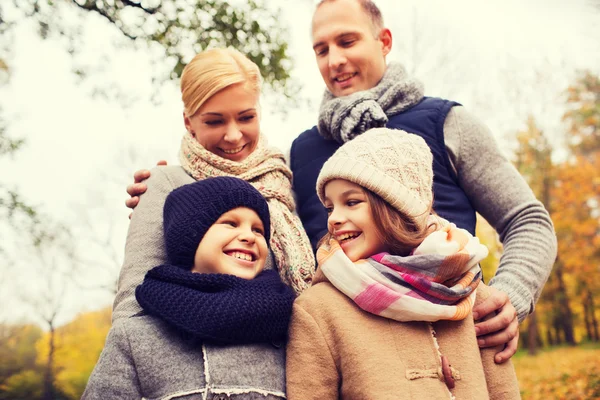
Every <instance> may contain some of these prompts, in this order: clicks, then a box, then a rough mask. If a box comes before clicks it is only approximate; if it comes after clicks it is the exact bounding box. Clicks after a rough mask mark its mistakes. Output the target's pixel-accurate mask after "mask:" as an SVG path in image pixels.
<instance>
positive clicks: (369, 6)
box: [317, 0, 383, 36]
mask: <svg viewBox="0 0 600 400" xmlns="http://www.w3.org/2000/svg"><path fill="white" fill-rule="evenodd" d="M333 1H335V0H321V1H319V3H318V4H317V9H318V8H319V7H321V4H323V3H331V2H333ZM356 1H358V3H359V4H360V6H361V7H362V9H363V10H364V12H365V13H366V14H367V16H368V17H369V19H370V20H371V26H372V28H373V34H374V35H375V36H377V35H379V32H380V31H381V30H382V29H383V16H382V15H381V10H380V9H379V7H377V5H376V4H375V3H373V1H372V0H356Z"/></svg>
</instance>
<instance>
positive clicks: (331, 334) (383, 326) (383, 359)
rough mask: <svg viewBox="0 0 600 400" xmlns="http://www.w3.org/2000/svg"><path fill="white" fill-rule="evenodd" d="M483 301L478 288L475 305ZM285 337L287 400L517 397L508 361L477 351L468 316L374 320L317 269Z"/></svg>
mask: <svg viewBox="0 0 600 400" xmlns="http://www.w3.org/2000/svg"><path fill="white" fill-rule="evenodd" d="M487 295H488V288H487V286H484V285H483V284H482V285H480V287H479V289H478V295H477V300H476V303H479V302H481V301H482V300H483V299H484V298H485V297H487ZM431 328H433V329H431ZM433 332H435V333H433ZM434 334H435V338H434V337H433V335H434ZM289 335H290V340H289V343H288V346H287V366H286V369H287V398H288V400H309V399H319V400H325V399H338V398H339V399H350V400H359V399H365V400H366V399H377V400H384V399H390V400H392V399H394V400H397V399H451V398H452V395H453V396H455V398H456V399H468V400H484V399H488V398H489V399H519V398H520V393H519V387H518V383H517V378H516V375H515V371H514V368H513V365H512V363H511V362H510V360H509V361H507V362H505V363H503V364H500V365H498V364H495V363H494V359H493V357H494V355H495V353H496V352H497V351H498V349H497V348H489V349H483V350H481V351H480V350H479V347H478V346H477V341H476V337H475V328H474V322H473V317H472V315H469V316H468V317H467V318H466V319H465V320H463V321H439V322H435V323H433V324H429V323H426V322H397V321H393V320H390V319H386V318H383V317H379V316H376V315H373V314H370V313H368V312H365V311H363V310H362V309H360V308H359V307H358V306H357V305H356V304H355V303H354V302H353V301H352V300H350V299H349V298H348V297H346V296H345V295H344V294H342V293H341V292H339V291H338V290H337V289H336V288H335V287H333V286H332V285H331V283H329V281H327V279H326V278H325V277H324V275H323V274H322V273H321V272H320V270H319V271H318V272H317V275H316V276H315V278H314V282H313V286H312V287H311V288H310V289H308V290H307V291H306V292H305V293H303V294H302V295H301V296H300V297H298V298H297V299H296V302H295V303H294V311H293V314H292V322H291V326H290V333H289ZM436 339H437V340H436ZM436 342H437V345H438V346H439V352H438V350H436ZM441 356H445V357H444V358H446V359H447V360H448V361H449V364H450V365H451V368H450V369H446V371H450V370H451V371H452V378H453V379H454V383H455V387H454V389H449V388H448V386H447V385H446V383H445V379H444V374H443V372H442V361H441V360H442V357H441ZM447 375H449V374H448V373H447Z"/></svg>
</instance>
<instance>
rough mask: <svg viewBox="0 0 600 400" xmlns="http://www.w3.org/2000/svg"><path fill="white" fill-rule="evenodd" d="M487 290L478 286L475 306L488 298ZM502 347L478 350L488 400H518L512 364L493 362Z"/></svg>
mask: <svg viewBox="0 0 600 400" xmlns="http://www.w3.org/2000/svg"><path fill="white" fill-rule="evenodd" d="M488 290H489V289H488V288H487V286H486V285H484V284H480V285H479V287H478V288H477V298H476V301H475V302H476V304H478V303H480V302H481V301H483V300H485V299H486V298H487V297H488V296H489V292H488ZM488 318H491V316H488ZM503 347H504V345H498V346H495V347H487V348H483V349H479V353H480V355H481V363H482V365H483V373H484V375H485V382H486V384H487V390H488V394H489V396H490V400H513V399H520V398H521V392H520V390H519V383H518V380H517V374H516V372H515V368H514V366H513V364H512V360H510V359H509V360H507V361H505V362H503V363H502V364H496V362H495V361H494V356H495V355H496V353H498V352H499V351H501V350H502V349H503Z"/></svg>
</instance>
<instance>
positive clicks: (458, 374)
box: [287, 128, 520, 400]
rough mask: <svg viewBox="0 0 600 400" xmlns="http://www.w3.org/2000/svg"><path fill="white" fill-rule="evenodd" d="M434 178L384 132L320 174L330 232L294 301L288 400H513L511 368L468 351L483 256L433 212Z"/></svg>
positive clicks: (351, 146)
mask: <svg viewBox="0 0 600 400" xmlns="http://www.w3.org/2000/svg"><path fill="white" fill-rule="evenodd" d="M432 180H433V172H432V155H431V152H430V150H429V148H428V147H427V145H426V143H425V141H424V140H423V139H422V138H420V137H418V136H416V135H411V134H408V133H406V132H403V131H393V130H389V129H386V128H380V129H373V130H371V131H369V132H367V133H364V134H362V135H361V136H358V137H357V138H355V139H354V140H352V141H350V142H347V143H346V144H344V145H343V146H342V147H340V148H339V149H338V150H337V151H336V153H335V154H334V156H333V157H331V158H330V159H329V160H328V161H327V162H326V163H325V165H324V166H323V169H322V170H321V172H320V174H319V178H318V180H317V193H318V195H319V198H320V200H321V202H322V203H323V204H324V205H325V207H326V208H327V211H328V213H329V219H328V231H329V235H328V237H326V238H325V240H324V241H323V242H322V245H321V247H320V248H319V250H318V252H317V262H318V265H319V268H318V272H317V274H316V276H315V277H314V280H313V286H312V287H311V288H310V289H309V290H307V291H306V292H305V293H304V294H303V295H301V296H300V297H298V299H297V300H296V302H295V303H294V310H293V314H292V322H291V326H290V339H289V342H288V353H287V357H288V358H287V388H288V399H291V400H294V399H302V400H305V399H337V398H340V399H401V398H407V399H451V398H457V399H478V400H479V399H487V398H494V399H498V398H501V399H515V398H519V397H520V395H519V389H518V385H517V381H516V376H515V372H514V369H513V367H512V364H511V363H510V362H507V363H504V364H501V365H498V364H495V363H494V360H493V356H494V354H495V352H496V349H493V348H488V349H483V350H481V353H480V350H479V348H478V346H477V339H476V337H475V328H474V322H473V317H472V315H471V309H472V307H473V304H474V302H479V301H482V300H483V299H484V298H485V296H486V291H487V287H486V286H485V285H483V284H480V281H481V270H480V268H479V266H478V262H479V261H480V260H481V259H483V258H484V257H486V255H487V249H486V248H485V246H483V245H481V244H480V243H479V241H478V240H477V238H475V237H473V236H471V235H470V234H469V233H468V232H467V231H465V230H462V229H457V228H456V227H455V226H454V225H452V224H449V223H448V222H446V221H444V220H442V219H441V218H438V217H435V216H433V215H431V212H432V202H433V197H432ZM478 286H479V288H478ZM476 289H477V290H476Z"/></svg>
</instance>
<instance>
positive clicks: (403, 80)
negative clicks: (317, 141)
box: [318, 63, 424, 144]
mask: <svg viewBox="0 0 600 400" xmlns="http://www.w3.org/2000/svg"><path fill="white" fill-rule="evenodd" d="M423 93H424V89H423V84H422V83H421V82H419V81H418V80H416V79H414V78H411V77H409V76H408V75H407V73H406V70H405V69H404V67H402V66H401V65H400V64H396V63H390V64H389V65H388V67H387V69H386V71H385V73H384V75H383V78H382V79H381V81H380V82H379V83H378V84H377V86H375V87H373V88H371V89H368V90H362V91H359V92H356V93H352V94H350V95H348V96H341V97H335V96H334V95H333V94H332V93H331V92H330V91H329V90H325V95H324V96H323V100H322V101H321V107H320V110H319V125H318V128H319V133H320V134H321V136H323V137H324V138H325V139H333V140H335V141H337V142H338V143H341V144H343V143H346V142H347V141H349V140H352V139H353V138H354V137H356V136H357V135H360V134H362V133H364V132H366V131H367V130H369V129H371V128H380V127H383V126H385V124H386V123H387V122H388V117H391V116H393V115H396V114H399V113H401V112H402V111H404V110H406V109H408V108H410V107H412V106H414V105H416V104H417V103H419V102H420V101H421V100H422V99H423Z"/></svg>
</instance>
